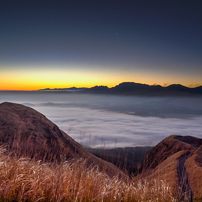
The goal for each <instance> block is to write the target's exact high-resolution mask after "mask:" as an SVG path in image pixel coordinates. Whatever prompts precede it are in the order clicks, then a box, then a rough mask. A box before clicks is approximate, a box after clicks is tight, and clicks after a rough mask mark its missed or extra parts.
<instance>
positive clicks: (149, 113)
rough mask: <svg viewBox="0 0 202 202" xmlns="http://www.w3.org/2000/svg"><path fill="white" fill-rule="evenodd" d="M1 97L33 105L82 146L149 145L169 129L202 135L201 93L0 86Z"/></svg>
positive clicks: (154, 143)
mask: <svg viewBox="0 0 202 202" xmlns="http://www.w3.org/2000/svg"><path fill="white" fill-rule="evenodd" d="M5 101H9V102H16V103H20V104H25V105H27V106H30V107H32V108H35V109H36V110H38V111H39V112H41V113H43V114H44V115H45V116H47V118H49V119H50V120H51V121H53V122H54V123H56V124H57V125H58V126H59V127H60V128H61V129H62V130H64V131H65V132H66V133H67V134H68V135H70V136H71V137H72V138H73V139H75V140H76V141H78V142H79V143H81V144H82V145H84V146H91V147H100V146H105V147H115V146H116V147H129V146H140V145H141V146H145V145H147V146H154V145H156V144H157V143H158V142H160V141H161V140H162V139H164V138H165V137H167V136H169V135H172V134H177V135H192V136H196V137H199V138H202V133H201V131H202V125H201V123H202V104H201V103H202V98H184V97H183V98H179V97H170V98H169V97H135V96H110V95H92V94H74V93H65V92H56V93H50V92H49V93H45V92H0V103H1V102H5Z"/></svg>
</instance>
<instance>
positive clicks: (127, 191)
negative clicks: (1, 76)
mask: <svg viewBox="0 0 202 202" xmlns="http://www.w3.org/2000/svg"><path fill="white" fill-rule="evenodd" d="M156 182H158V181H156ZM171 199H172V198H171V193H170V189H169V187H167V185H166V184H165V183H164V182H163V181H161V182H159V183H158V184H157V183H150V182H148V181H146V180H139V181H138V182H137V183H134V182H133V181H132V180H130V179H129V178H128V179H124V180H123V179H119V178H118V177H113V178H110V177H109V176H108V175H107V174H106V173H104V172H100V171H99V170H98V168H97V167H95V166H92V167H88V166H87V165H86V161H85V160H83V159H72V160H68V161H65V162H62V163H60V164H53V163H52V164H50V163H43V162H41V161H35V160H33V159H32V160H31V159H29V158H17V157H11V156H10V155H5V154H4V152H3V149H2V148H0V201H139V200H141V201H149V200H150V201H157V200H158V201H165V200H167V201H171Z"/></svg>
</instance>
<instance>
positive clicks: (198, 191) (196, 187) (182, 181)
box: [136, 135, 202, 201]
mask: <svg viewBox="0 0 202 202" xmlns="http://www.w3.org/2000/svg"><path fill="white" fill-rule="evenodd" d="M139 172H140V174H139V175H138V176H137V178H136V179H138V178H141V177H142V178H146V179H147V180H152V179H156V180H157V181H160V180H164V181H166V182H167V183H168V184H169V186H170V187H171V192H172V194H173V195H174V197H177V198H179V199H180V200H189V201H192V200H193V199H194V200H201V199H202V139H199V138H195V137H191V136H177V135H172V136H169V137H167V138H165V139H164V140H163V141H161V142H160V143H159V144H158V145H156V146H155V147H154V148H153V149H151V150H150V151H149V152H148V154H147V156H146V157H145V159H144V162H143V164H142V166H141V168H140V171H139Z"/></svg>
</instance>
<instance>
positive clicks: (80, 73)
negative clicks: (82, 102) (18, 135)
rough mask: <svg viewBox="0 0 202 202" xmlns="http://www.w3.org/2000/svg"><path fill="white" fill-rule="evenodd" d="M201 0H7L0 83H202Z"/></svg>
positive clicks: (0, 86) (0, 11) (0, 35)
mask: <svg viewBox="0 0 202 202" xmlns="http://www.w3.org/2000/svg"><path fill="white" fill-rule="evenodd" d="M201 10H202V1H201V0H194V1H191V0H190V1H189V0H177V1H176V0H175V1H174V0H169V1H162V0H158V1H156V0H153V1H151V0H116V1H114V0H107V1H106V0H72V1H71V0H69V1H67V0H63V1H62V0H57V1H56V0H55V1H54V0H49V1H44V0H40V1H39V0H29V1H27V0H24V1H23V0H18V1H16V0H15V1H14V0H5V1H1V3H0V90H37V89H43V88H67V87H73V86H76V87H92V86H95V85H107V86H108V87H113V86H115V85H117V84H119V83H121V82H126V81H130V82H137V83H146V84H150V85H153V84H160V85H162V86H166V85H169V84H173V83H175V84H178V83H180V84H182V85H186V86H190V87H195V86H199V85H202V37H201V36H202V12H201Z"/></svg>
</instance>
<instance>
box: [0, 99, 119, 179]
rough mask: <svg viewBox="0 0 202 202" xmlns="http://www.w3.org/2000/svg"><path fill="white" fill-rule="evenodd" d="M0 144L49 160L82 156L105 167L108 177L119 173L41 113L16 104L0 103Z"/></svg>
mask: <svg viewBox="0 0 202 202" xmlns="http://www.w3.org/2000/svg"><path fill="white" fill-rule="evenodd" d="M0 145H6V148H7V150H8V151H9V152H13V154H14V155H17V156H27V157H31V158H35V159H37V160H38V159H41V160H44V161H49V162H60V161H63V160H65V159H68V158H84V159H86V160H87V162H88V164H89V165H90V164H93V165H98V166H99V167H100V169H101V170H103V169H104V170H106V172H107V174H108V175H109V176H113V175H116V174H120V175H123V174H122V172H121V171H120V170H119V169H118V168H117V167H116V166H114V165H113V164H111V163H109V162H106V161H103V160H101V159H99V158H97V157H95V156H94V155H92V154H90V153H89V152H87V151H86V150H85V149H83V148H82V146H81V145H80V144H78V143H77V142H76V141H74V140H73V139H72V138H71V137H69V136H68V135H67V134H65V133H64V132H63V131H61V130H60V129H59V128H58V126H57V125H55V124H54V123H52V122H51V121H50V120H48V119H47V118H46V117H45V116H44V115H42V114H41V113H39V112H37V111H36V110H34V109H32V108H30V107H26V106H23V105H19V104H14V103H8V102H5V103H2V104H0Z"/></svg>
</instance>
